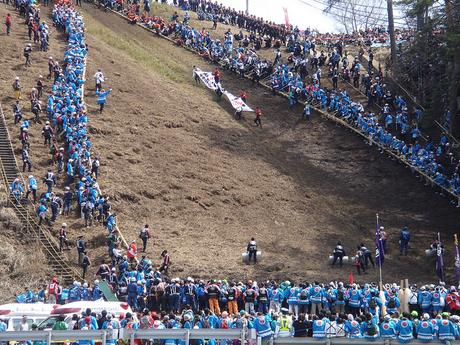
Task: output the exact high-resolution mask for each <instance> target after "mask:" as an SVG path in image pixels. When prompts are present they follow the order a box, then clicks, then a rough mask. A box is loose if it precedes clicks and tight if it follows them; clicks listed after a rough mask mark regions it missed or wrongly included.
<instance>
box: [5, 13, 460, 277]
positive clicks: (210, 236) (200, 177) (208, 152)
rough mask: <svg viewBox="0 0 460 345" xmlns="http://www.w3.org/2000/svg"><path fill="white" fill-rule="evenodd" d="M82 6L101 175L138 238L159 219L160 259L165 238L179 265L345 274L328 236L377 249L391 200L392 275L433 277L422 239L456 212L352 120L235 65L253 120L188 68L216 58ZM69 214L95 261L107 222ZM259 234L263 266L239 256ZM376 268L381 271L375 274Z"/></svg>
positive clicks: (235, 271) (179, 269) (222, 271)
mask: <svg viewBox="0 0 460 345" xmlns="http://www.w3.org/2000/svg"><path fill="white" fill-rule="evenodd" d="M84 15H85V20H86V23H87V37H88V44H89V48H90V53H89V60H88V78H87V79H88V83H87V88H86V91H87V102H88V103H89V104H90V111H91V118H90V127H91V128H90V130H91V132H92V141H93V142H94V147H95V149H96V151H97V152H99V154H100V157H101V162H102V168H101V171H102V175H101V178H100V183H101V186H102V189H103V191H104V192H105V193H107V194H108V195H110V196H111V197H113V199H114V208H115V210H116V212H117V214H118V218H119V226H120V228H121V229H122V231H123V232H124V234H125V236H126V237H127V239H128V240H130V239H136V238H137V236H138V230H139V228H140V227H141V226H142V225H143V224H144V223H149V224H150V226H151V227H152V228H153V229H154V232H153V240H152V241H151V242H150V246H149V249H148V255H149V257H151V258H153V259H154V263H155V264H158V263H159V254H160V252H161V251H162V250H163V249H165V248H166V249H168V250H169V251H170V252H171V254H172V260H173V268H172V274H173V275H181V276H185V275H192V276H202V277H210V276H214V277H215V276H218V277H221V278H227V277H232V278H237V279H244V278H249V277H251V278H257V279H262V278H290V279H300V278H301V277H302V278H303V279H308V280H312V279H322V280H326V279H336V278H337V279H344V278H345V277H346V276H347V275H348V272H349V270H348V269H344V270H339V269H331V268H329V267H328V266H327V262H326V257H327V255H328V254H329V252H330V250H331V247H332V246H333V245H334V244H335V242H336V241H337V240H339V239H340V240H342V241H343V242H344V244H345V245H346V247H347V249H349V250H350V251H351V249H352V247H354V246H356V244H358V243H359V242H360V241H361V240H364V241H365V242H366V243H367V245H368V246H369V247H372V241H373V233H374V228H375V225H374V216H375V213H376V212H380V214H381V217H382V219H383V221H384V225H385V227H386V229H387V230H389V232H390V234H391V235H392V238H391V246H392V248H393V252H392V254H394V255H391V256H390V257H388V264H387V265H386V268H385V276H386V277H387V278H388V280H390V279H391V280H394V279H400V278H403V277H409V278H410V279H411V280H416V281H423V280H428V279H433V277H434V268H432V267H431V266H427V265H423V266H422V263H424V261H421V260H424V259H423V258H422V259H421V255H422V254H423V249H424V248H425V247H426V246H427V245H428V244H429V238H430V236H431V234H432V233H433V232H434V231H442V232H443V233H445V234H446V236H445V237H446V238H447V236H449V238H451V237H450V235H451V234H453V233H454V231H455V227H456V223H457V222H458V212H457V210H456V209H454V208H452V207H450V206H449V205H448V203H447V202H446V200H444V199H442V198H440V197H438V196H436V195H434V194H433V193H432V191H430V190H429V189H425V188H424V187H423V185H421V184H420V183H419V182H417V181H416V180H415V179H414V178H413V176H411V174H410V172H409V171H408V170H407V169H404V168H403V167H401V166H400V165H397V164H395V163H392V162H391V161H390V160H388V159H386V158H384V157H382V156H381V155H380V154H379V153H378V152H377V151H376V150H375V149H374V148H370V147H368V146H366V145H365V144H364V143H363V142H362V141H361V140H360V139H359V138H357V137H356V136H354V135H353V134H351V133H348V132H347V131H345V130H344V129H343V128H341V127H336V126H335V125H334V124H332V123H330V122H327V121H326V120H324V119H321V118H319V117H317V116H316V117H314V119H313V121H312V122H310V123H303V122H300V121H299V113H300V110H299V109H296V111H295V112H291V111H289V110H288V109H287V102H286V101H285V100H284V99H282V98H279V97H273V96H272V95H270V93H267V92H266V91H265V90H263V89H252V86H251V85H250V83H248V82H246V81H244V80H240V79H238V78H236V77H234V76H232V75H224V77H223V83H224V86H225V87H226V88H227V89H229V90H230V91H232V92H234V93H238V92H239V89H240V88H241V87H245V88H247V89H249V90H250V91H249V103H250V105H252V106H257V105H259V106H261V107H262V108H263V109H264V119H263V121H264V128H263V129H262V130H260V129H257V128H254V127H253V126H252V115H251V114H247V115H246V119H245V120H244V121H242V122H237V121H235V120H234V119H233V117H232V113H233V111H232V109H231V108H230V107H229V105H228V103H226V102H225V101H224V100H223V101H221V102H220V103H217V102H215V99H214V97H213V95H212V94H211V93H210V92H209V90H207V89H205V88H204V87H202V86H201V87H200V86H196V85H195V84H194V82H193V80H192V78H191V69H192V66H193V65H198V66H200V67H201V68H202V69H205V70H210V69H212V68H213V66H211V65H209V64H206V63H204V62H203V61H201V60H200V59H198V57H196V56H195V55H193V54H191V53H189V52H187V51H185V50H184V49H182V48H179V47H175V46H173V45H171V44H170V43H169V42H167V41H165V40H162V39H159V38H156V37H154V36H152V35H151V34H150V33H148V32H146V31H144V30H142V29H141V28H139V27H136V26H131V25H129V24H127V23H126V22H125V21H124V20H123V19H121V18H119V17H118V16H116V15H114V14H111V13H104V12H100V11H98V10H96V9H95V8H94V7H92V6H90V5H85V8H84ZM2 39H3V37H2ZM56 46H57V44H56V45H55V46H54V48H55V47H56ZM54 48H53V49H54ZM15 49H16V50H17V49H19V48H18V47H16V48H15ZM53 54H54V53H53ZM56 54H59V55H58V56H59V57H61V56H62V53H60V52H56ZM16 55H19V56H20V53H18V52H16ZM97 68H102V69H103V71H104V73H105V74H106V76H107V77H108V81H107V85H108V86H111V87H113V89H114V90H113V92H112V93H111V95H110V96H109V98H108V105H107V108H106V111H105V112H104V114H103V115H98V114H96V107H95V97H94V86H93V85H92V84H93V83H92V75H94V73H95V71H96V69H97ZM44 69H45V71H43V67H42V69H41V70H42V73H44V72H46V66H45V67H44ZM3 70H4V69H2V71H3ZM7 86H9V85H7ZM4 90H8V89H7V87H4V88H3V90H2V95H5V92H7V91H4ZM39 131H40V128H39V127H37V128H35V129H32V133H35V135H36V139H34V140H36V142H37V145H36V147H37V150H36V151H35V150H34V152H33V154H36V155H37V156H36V157H37V158H36V161H37V162H38V164H37V169H38V172H37V175H40V174H42V173H43V172H44V171H45V170H46V168H47V167H48V164H49V163H48V154H47V153H46V150H45V149H41V147H39V146H38V140H39ZM33 147H34V146H33ZM65 221H67V222H68V223H70V222H71V221H72V231H71V234H70V236H71V237H72V238H75V237H76V235H77V233H80V232H84V233H85V236H86V237H87V238H88V240H89V241H90V246H91V249H90V254H91V257H92V258H93V263H94V266H95V265H96V264H97V261H98V258H99V257H102V256H105V255H106V248H105V241H104V237H105V235H106V230H103V229H102V227H100V226H95V227H93V228H89V229H84V228H83V227H82V224H81V222H80V221H78V220H75V219H73V220H72V218H69V219H65ZM404 224H407V225H408V226H409V227H410V228H411V230H412V233H413V235H414V241H415V243H414V245H413V246H414V247H415V248H414V251H415V256H414V257H410V258H408V259H406V258H404V259H400V258H399V257H398V256H397V255H396V251H395V248H396V246H397V233H398V232H399V229H400V227H401V226H403V225H404ZM55 230H57V228H56V229H55ZM251 236H255V237H256V238H257V240H258V242H259V244H260V247H261V249H262V250H263V252H264V260H263V262H262V263H261V264H260V265H258V266H257V267H256V268H255V267H254V266H250V267H246V266H242V265H241V262H240V255H241V252H242V251H243V249H244V247H245V245H246V242H247V240H248V239H249V237H251ZM452 261H453V260H450V257H449V258H448V259H446V263H448V264H450V265H452V264H453V262H452ZM413 267H420V269H417V270H414V269H413ZM375 278H376V274H375V271H372V273H371V275H370V276H367V277H366V279H375Z"/></svg>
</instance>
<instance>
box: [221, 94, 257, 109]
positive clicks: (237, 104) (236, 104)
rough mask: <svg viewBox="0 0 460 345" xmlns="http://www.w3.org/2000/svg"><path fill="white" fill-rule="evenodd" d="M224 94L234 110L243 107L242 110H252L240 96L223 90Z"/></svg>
mask: <svg viewBox="0 0 460 345" xmlns="http://www.w3.org/2000/svg"><path fill="white" fill-rule="evenodd" d="M224 95H225V96H227V98H228V100H229V101H230V103H231V104H232V107H233V108H235V110H237V109H239V108H243V109H242V110H243V111H254V110H252V109H251V108H250V107H248V105H247V104H246V103H244V102H243V100H242V99H241V98H240V97H236V96H234V95H232V94H231V93H230V92H228V91H224Z"/></svg>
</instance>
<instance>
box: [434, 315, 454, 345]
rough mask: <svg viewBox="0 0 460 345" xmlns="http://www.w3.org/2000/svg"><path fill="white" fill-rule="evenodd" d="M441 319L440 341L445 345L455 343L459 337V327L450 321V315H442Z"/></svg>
mask: <svg viewBox="0 0 460 345" xmlns="http://www.w3.org/2000/svg"><path fill="white" fill-rule="evenodd" d="M441 318H442V319H441V320H440V321H439V322H438V330H437V331H438V339H439V340H440V341H442V342H443V343H446V342H448V341H454V340H455V338H456V337H457V336H458V331H457V327H456V326H455V325H454V323H453V322H452V321H450V320H449V313H447V312H443V313H441Z"/></svg>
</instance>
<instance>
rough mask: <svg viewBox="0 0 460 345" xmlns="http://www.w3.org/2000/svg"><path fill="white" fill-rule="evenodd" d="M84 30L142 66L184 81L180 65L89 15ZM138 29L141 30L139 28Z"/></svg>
mask: <svg viewBox="0 0 460 345" xmlns="http://www.w3.org/2000/svg"><path fill="white" fill-rule="evenodd" d="M85 23H86V30H87V32H88V33H89V34H92V35H94V36H97V37H98V38H99V39H101V40H102V41H103V42H105V43H107V44H108V45H110V46H111V47H113V48H115V49H117V50H119V51H121V52H123V53H124V54H126V55H127V56H129V57H130V58H132V59H134V60H136V62H138V63H140V64H141V65H142V66H143V67H145V68H147V69H150V70H152V71H154V72H157V73H159V74H160V75H162V76H164V77H166V78H168V79H169V80H172V81H174V82H178V83H182V82H184V81H185V76H184V70H183V68H182V67H181V65H179V64H177V63H175V62H174V61H172V60H170V59H168V58H167V57H165V58H164V59H162V58H161V55H159V56H160V57H158V56H154V55H152V52H150V51H148V50H147V49H145V48H144V47H142V46H141V45H140V44H138V43H136V42H135V41H134V40H130V39H129V38H127V37H123V36H121V35H119V34H117V33H115V32H114V31H112V30H110V29H109V28H107V27H106V26H104V25H103V24H101V23H99V22H97V21H95V20H94V19H92V18H91V17H90V16H86V18H85ZM139 30H142V29H140V28H139Z"/></svg>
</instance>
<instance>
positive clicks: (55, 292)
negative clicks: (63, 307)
mask: <svg viewBox="0 0 460 345" xmlns="http://www.w3.org/2000/svg"><path fill="white" fill-rule="evenodd" d="M46 289H47V295H48V303H49V304H56V303H57V301H58V300H59V295H60V293H61V287H60V286H59V284H58V280H57V277H53V279H52V280H51V283H49V284H48V286H47V288H46Z"/></svg>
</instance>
